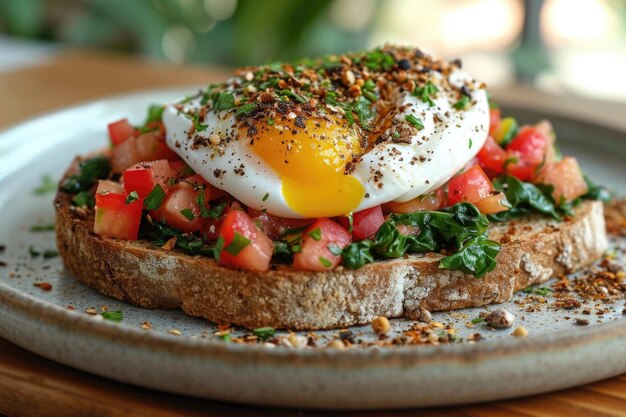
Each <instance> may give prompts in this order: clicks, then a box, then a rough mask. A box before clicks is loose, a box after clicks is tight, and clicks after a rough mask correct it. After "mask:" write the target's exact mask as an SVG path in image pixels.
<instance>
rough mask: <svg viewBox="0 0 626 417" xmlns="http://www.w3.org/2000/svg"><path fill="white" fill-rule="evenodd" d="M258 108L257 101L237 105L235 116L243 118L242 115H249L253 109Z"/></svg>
mask: <svg viewBox="0 0 626 417" xmlns="http://www.w3.org/2000/svg"><path fill="white" fill-rule="evenodd" d="M256 108H257V105H256V103H246V104H244V105H241V106H239V107H237V110H236V111H235V117H239V118H241V117H245V116H248V115H249V114H251V113H252V112H253V111H255V110H256Z"/></svg>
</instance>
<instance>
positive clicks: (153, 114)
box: [145, 104, 165, 125]
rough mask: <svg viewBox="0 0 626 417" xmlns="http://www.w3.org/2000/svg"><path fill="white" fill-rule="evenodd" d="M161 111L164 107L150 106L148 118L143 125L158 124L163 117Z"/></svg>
mask: <svg viewBox="0 0 626 417" xmlns="http://www.w3.org/2000/svg"><path fill="white" fill-rule="evenodd" d="M163 110H165V106H163V105H162V104H151V105H150V107H148V118H147V119H146V123H145V124H146V125H147V124H148V123H152V122H160V121H161V118H162V117H163Z"/></svg>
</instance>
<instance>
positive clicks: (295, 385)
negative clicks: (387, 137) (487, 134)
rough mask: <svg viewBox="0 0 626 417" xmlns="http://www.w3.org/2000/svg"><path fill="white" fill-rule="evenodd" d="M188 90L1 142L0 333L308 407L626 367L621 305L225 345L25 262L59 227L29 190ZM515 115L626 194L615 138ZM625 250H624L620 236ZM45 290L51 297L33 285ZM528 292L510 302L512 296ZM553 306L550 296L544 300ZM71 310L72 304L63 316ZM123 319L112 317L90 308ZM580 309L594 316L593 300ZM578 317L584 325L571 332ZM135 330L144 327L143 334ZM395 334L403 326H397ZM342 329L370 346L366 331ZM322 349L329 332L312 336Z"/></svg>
mask: <svg viewBox="0 0 626 417" xmlns="http://www.w3.org/2000/svg"><path fill="white" fill-rule="evenodd" d="M187 91H188V90H185V91H172V90H169V91H157V92H150V93H143V94H135V95H131V96H124V97H118V98H111V99H105V100H101V101H98V102H94V103H90V104H86V105H82V106H79V107H74V108H71V109H68V110H64V111H61V112H58V113H54V114H51V115H48V116H45V117H41V118H38V119H35V120H32V121H30V122H27V123H24V124H22V125H20V126H18V127H15V128H13V129H11V130H8V131H5V132H4V133H2V134H0V213H2V217H1V221H0V244H4V245H5V246H6V249H5V251H4V252H0V260H2V261H4V262H6V263H7V266H5V267H0V335H1V336H2V337H4V338H6V339H8V340H10V341H12V342H14V343H16V344H18V345H20V346H22V347H24V348H26V349H28V350H31V351H33V352H35V353H38V354H40V355H42V356H45V357H48V358H50V359H53V360H56V361H58V362H61V363H64V364H67V365H69V366H73V367H76V368H79V369H83V370H85V371H88V372H92V373H95V374H98V375H103V376H106V377H109V378H113V379H116V380H119V381H124V382H128V383H131V384H136V385H140V386H144V387H149V388H154V389H158V390H163V391H168V392H173V393H179V394H184V395H191V396H196V397H202V398H210V399H219V400H225V401H233V402H242V403H250V404H264V405H274V406H293V407H313V408H361V409H369V408H398V407H413V406H430V405H441V404H458V403H468V402H477V401H485V400H493V399H501V398H509V397H515V396H523V395H528V394H534V393H540V392H545V391H550V390H555V389H560V388H565V387H570V386H575V385H579V384H583V383H587V382H591V381H595V380H598V379H602V378H606V377H610V376H613V375H616V374H619V373H622V372H625V371H626V321H625V320H623V319H622V309H623V307H624V306H623V303H622V302H616V303H614V304H612V305H609V306H608V307H609V310H608V312H607V313H606V314H604V315H602V316H597V315H595V314H593V315H591V316H583V315H582V312H581V309H577V310H576V309H575V310H558V311H553V310H552V309H550V308H544V309H542V311H541V312H539V313H532V314H531V313H526V312H525V311H524V309H523V308H522V307H520V306H519V305H517V304H516V303H515V302H514V301H515V300H513V301H511V302H508V303H505V305H504V307H505V308H506V309H508V310H510V311H511V312H513V313H514V314H516V316H517V324H522V325H524V326H525V327H526V328H527V329H528V330H529V333H530V335H529V337H528V338H526V339H519V338H513V337H512V336H511V330H500V331H494V330H489V329H488V328H487V327H485V326H484V325H477V326H475V327H474V328H473V329H470V328H468V327H467V325H466V324H467V322H468V321H470V320H471V319H472V318H475V317H478V315H479V314H480V313H481V312H483V311H485V310H490V309H494V308H496V306H488V307H486V308H475V309H466V310H461V311H457V312H452V313H436V314H434V318H435V320H437V321H441V322H445V323H450V324H453V325H455V327H456V328H457V331H458V335H459V336H460V337H462V338H464V339H467V337H468V335H469V334H470V333H474V332H477V331H478V332H479V333H480V334H481V335H482V336H483V337H484V340H482V341H480V342H478V343H475V344H468V343H458V344H450V345H439V346H406V347H390V348H381V347H368V348H365V347H356V348H352V349H348V350H344V351H336V350H330V349H322V348H312V347H307V348H299V349H294V348H290V347H286V346H278V347H274V348H270V347H266V346H263V345H240V344H233V343H225V342H223V341H221V340H219V339H217V338H216V337H213V336H212V334H213V332H214V331H215V328H214V327H213V326H212V324H211V323H209V322H207V321H204V320H201V319H195V318H190V317H187V316H185V315H184V314H183V313H182V312H180V311H163V310H146V309H140V308H136V307H133V306H131V305H128V304H125V303H123V302H120V301H117V300H113V299H110V298H107V297H103V296H101V295H99V294H97V293H96V292H94V291H92V290H91V289H89V288H86V287H85V286H83V285H81V284H79V283H77V282H76V281H75V280H74V279H72V278H71V277H70V276H68V274H67V273H66V271H65V270H64V269H63V266H62V263H61V261H60V259H59V258H49V259H44V258H43V256H37V257H32V256H31V254H30V253H29V248H31V247H32V249H33V250H35V251H37V252H41V253H43V252H44V251H45V250H53V249H54V245H55V244H54V233H53V232H37V233H35V232H31V231H30V229H31V226H33V225H35V224H49V223H51V222H52V221H53V219H54V210H53V207H52V198H53V194H43V195H35V194H33V193H32V190H33V189H34V188H36V187H37V186H38V185H39V184H40V183H41V178H42V176H44V175H49V176H51V177H52V178H53V179H54V180H58V179H59V177H60V175H61V173H62V172H63V171H64V170H65V168H66V167H67V165H68V164H69V163H70V161H71V160H72V158H73V157H74V156H75V155H77V154H83V153H86V152H89V151H91V150H95V149H98V148H101V147H102V146H104V145H105V144H106V140H107V135H106V123H107V122H108V121H111V120H115V119H117V118H121V117H127V116H128V117H130V119H131V120H133V121H136V122H140V121H141V120H142V119H143V117H144V112H145V109H146V106H147V105H148V104H149V103H153V102H163V101H166V100H169V99H173V98H175V97H178V96H182V95H184V94H185V93H186V92H187ZM507 113H509V114H512V115H514V116H517V117H518V118H519V119H520V120H521V121H523V122H525V121H528V122H531V121H536V120H539V119H541V118H544V117H548V118H550V119H551V120H552V121H553V123H554V124H555V125H556V128H557V132H558V133H559V137H560V144H561V147H562V149H563V151H564V153H567V154H573V155H576V156H578V157H580V159H581V160H582V165H583V166H584V167H585V168H586V170H587V172H588V173H590V174H591V176H593V177H594V178H595V179H597V180H598V181H599V182H602V183H604V184H606V185H608V186H609V187H611V188H613V189H614V190H616V191H617V192H618V193H622V194H624V192H625V191H626V189H625V188H624V183H623V178H624V174H625V173H626V172H625V169H624V166H625V164H624V160H626V142H625V139H626V135H625V133H624V132H620V131H615V130H610V129H606V128H603V127H600V126H595V125H592V124H588V123H584V122H582V121H576V120H570V119H568V118H566V117H561V116H558V115H551V114H536V113H534V112H532V111H530V110H524V109H510V112H507ZM618 244H620V245H624V242H618ZM37 282H47V283H50V284H51V285H52V290H50V291H44V290H43V289H42V288H41V287H38V286H35V285H34V284H35V283H37ZM521 298H523V295H518V296H516V299H517V300H520V299H521ZM550 302H552V301H551V300H549V299H548V304H549V303H550ZM68 306H72V308H73V309H74V310H71V309H68ZM103 307H106V308H108V309H109V310H110V311H117V310H119V311H122V312H123V316H124V318H123V320H122V322H121V323H119V324H118V323H114V322H111V321H108V320H102V317H101V316H99V315H96V316H92V315H89V314H87V313H86V312H85V311H86V310H90V309H96V310H97V311H102V308H103ZM589 308H592V309H593V308H594V306H593V305H590V306H589ZM576 317H587V318H589V319H590V324H589V325H588V326H584V327H583V326H575V325H574V324H573V321H574V319H575V318H576ZM144 322H150V323H151V330H144V329H142V324H143V323H144ZM392 325H393V332H396V333H398V332H402V331H403V330H406V329H408V328H409V327H410V326H411V322H410V321H407V320H393V322H392ZM351 331H352V332H353V334H354V335H355V339H357V340H374V335H373V333H372V331H371V330H370V329H369V327H367V326H364V327H355V328H352V329H351ZM319 335H320V339H319V340H318V345H320V346H323V345H324V344H325V341H326V340H329V339H330V338H332V337H334V336H336V332H319Z"/></svg>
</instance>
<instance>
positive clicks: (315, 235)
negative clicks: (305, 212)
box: [307, 227, 322, 241]
mask: <svg viewBox="0 0 626 417" xmlns="http://www.w3.org/2000/svg"><path fill="white" fill-rule="evenodd" d="M307 236H311V238H312V239H313V240H317V241H320V240H322V231H321V230H320V228H319V227H318V228H316V229H313V230H311V231H310V232H309V233H307Z"/></svg>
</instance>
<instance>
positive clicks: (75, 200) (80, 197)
mask: <svg viewBox="0 0 626 417" xmlns="http://www.w3.org/2000/svg"><path fill="white" fill-rule="evenodd" d="M72 204H74V205H75V206H77V207H83V206H87V207H89V208H94V207H95V205H96V199H95V198H94V196H93V194H92V192H91V191H89V190H86V191H80V192H79V193H78V194H76V195H75V196H74V197H72Z"/></svg>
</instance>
